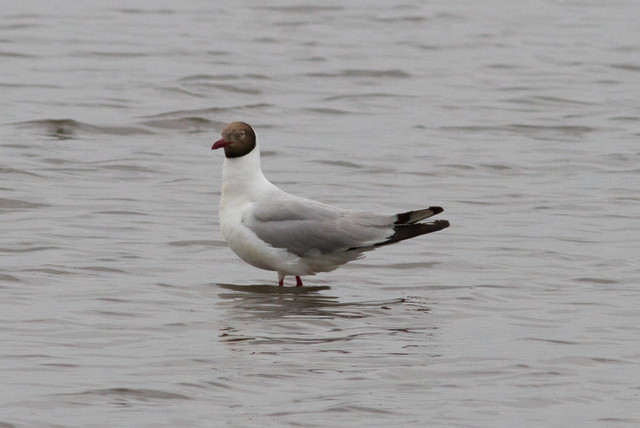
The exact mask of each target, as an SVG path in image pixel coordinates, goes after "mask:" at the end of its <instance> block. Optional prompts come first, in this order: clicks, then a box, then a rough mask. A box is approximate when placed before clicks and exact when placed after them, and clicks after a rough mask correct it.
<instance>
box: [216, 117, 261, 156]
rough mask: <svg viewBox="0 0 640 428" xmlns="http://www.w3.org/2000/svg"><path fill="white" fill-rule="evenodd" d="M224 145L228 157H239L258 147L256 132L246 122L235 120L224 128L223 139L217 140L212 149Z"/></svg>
mask: <svg viewBox="0 0 640 428" xmlns="http://www.w3.org/2000/svg"><path fill="white" fill-rule="evenodd" d="M221 147H224V155H225V156H226V157H228V158H239V157H241V156H244V155H246V154H248V153H251V151H252V150H253V149H254V148H255V147H256V133H255V132H254V131H253V128H251V127H250V126H249V125H248V124H246V123H244V122H233V123H230V124H228V125H227V126H225V127H224V129H223V130H222V139H221V140H218V141H216V142H215V144H214V145H213V147H211V150H215V149H219V148H221Z"/></svg>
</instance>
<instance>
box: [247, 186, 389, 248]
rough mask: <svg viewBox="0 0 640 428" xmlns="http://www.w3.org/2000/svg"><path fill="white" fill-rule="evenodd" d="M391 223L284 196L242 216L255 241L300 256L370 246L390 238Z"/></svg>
mask: <svg viewBox="0 0 640 428" xmlns="http://www.w3.org/2000/svg"><path fill="white" fill-rule="evenodd" d="M394 220H395V216H382V215H376V214H371V213H367V212H361V211H349V210H343V209H340V208H337V207H333V206H331V205H326V204H322V203H320V202H316V201H312V200H310V199H303V198H297V197H295V196H291V195H288V194H284V195H279V197H277V198H273V199H268V200H264V201H261V202H260V203H257V204H256V205H254V207H253V210H252V212H251V213H248V214H246V215H245V216H244V217H243V223H244V224H245V225H246V226H247V227H249V228H250V229H251V230H252V231H253V232H254V233H255V234H256V235H257V236H258V238H260V239H261V240H263V241H264V242H266V243H268V244H270V245H272V246H273V247H276V248H285V249H287V250H288V251H290V252H291V253H293V254H296V255H297V256H300V257H302V256H305V255H309V254H318V253H320V254H327V253H331V252H334V251H340V250H348V249H350V248H356V247H366V246H369V245H373V244H375V243H376V242H379V241H381V240H384V239H386V238H388V237H389V236H391V235H393V233H394V230H393V222H394Z"/></svg>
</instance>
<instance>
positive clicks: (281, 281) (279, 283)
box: [278, 278, 284, 287]
mask: <svg viewBox="0 0 640 428" xmlns="http://www.w3.org/2000/svg"><path fill="white" fill-rule="evenodd" d="M278 285H279V286H280V287H284V278H282V279H281V280H280V281H278Z"/></svg>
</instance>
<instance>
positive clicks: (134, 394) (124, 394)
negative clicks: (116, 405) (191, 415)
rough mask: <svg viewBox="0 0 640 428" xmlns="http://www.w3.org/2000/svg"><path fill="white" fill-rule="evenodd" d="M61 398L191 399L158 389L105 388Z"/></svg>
mask: <svg viewBox="0 0 640 428" xmlns="http://www.w3.org/2000/svg"><path fill="white" fill-rule="evenodd" d="M59 395H60V396H69V397H73V396H75V397H79V396H101V397H114V398H120V399H131V400H138V401H149V400H190V399H191V398H189V397H187V396H186V395H183V394H177V393H175V392H167V391H160V390H157V389H143V388H139V389H136V388H104V389H93V390H89V391H85V392H79V393H75V394H59Z"/></svg>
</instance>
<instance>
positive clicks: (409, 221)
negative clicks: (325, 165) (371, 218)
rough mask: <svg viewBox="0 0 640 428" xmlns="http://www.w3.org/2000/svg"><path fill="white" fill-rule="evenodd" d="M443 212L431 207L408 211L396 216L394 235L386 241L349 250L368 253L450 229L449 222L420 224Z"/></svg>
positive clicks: (439, 208)
mask: <svg viewBox="0 0 640 428" xmlns="http://www.w3.org/2000/svg"><path fill="white" fill-rule="evenodd" d="M442 211H444V210H443V209H442V208H441V207H429V208H425V209H422V210H415V211H407V212H406V213H400V214H396V221H395V222H394V223H393V235H391V236H389V237H388V238H387V239H385V240H384V241H380V242H376V243H374V244H372V245H367V246H363V247H353V248H349V250H361V251H368V250H372V249H374V248H377V247H381V246H383V245H389V244H394V243H396V242H400V241H404V240H405V239H410V238H414V237H416V236H420V235H425V234H427V233H432V232H437V231H439V230H442V229H446V228H447V227H449V222H448V221H447V220H436V221H433V222H429V223H418V222H419V221H421V220H424V219H426V218H429V217H432V216H434V215H436V214H440V213H441V212H442Z"/></svg>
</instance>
